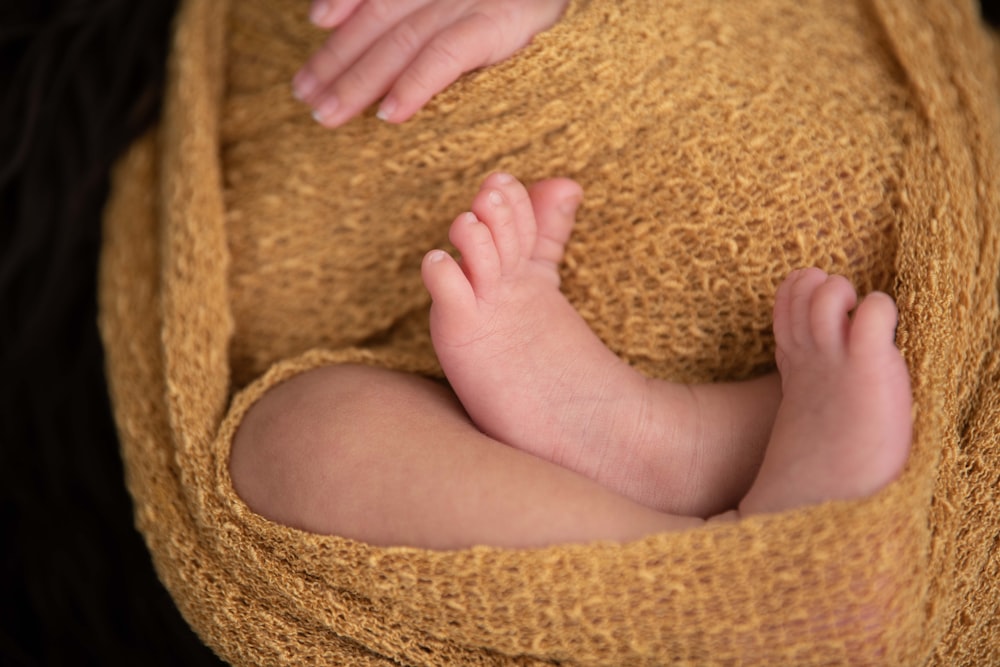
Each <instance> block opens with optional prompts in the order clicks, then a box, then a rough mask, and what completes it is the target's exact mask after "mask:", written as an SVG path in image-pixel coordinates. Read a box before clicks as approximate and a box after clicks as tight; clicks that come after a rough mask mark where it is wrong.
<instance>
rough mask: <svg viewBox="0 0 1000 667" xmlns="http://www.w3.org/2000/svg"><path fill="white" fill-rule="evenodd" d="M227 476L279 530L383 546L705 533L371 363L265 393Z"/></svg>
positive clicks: (524, 543) (443, 393) (325, 371)
mask: <svg viewBox="0 0 1000 667" xmlns="http://www.w3.org/2000/svg"><path fill="white" fill-rule="evenodd" d="M230 472H231V475H232V480H233V485H234V487H235V489H236V491H237V493H239V495H240V497H241V498H242V499H243V500H244V501H245V502H246V503H247V504H248V505H249V506H250V508H251V509H253V510H254V511H256V512H257V513H259V514H261V515H263V516H265V517H267V518H269V519H271V520H274V521H276V522H279V523H283V524H286V525H290V526H293V527H296V528H300V529H302V530H307V531H310V532H315V533H321V534H331V535H339V536H342V537H348V538H353V539H357V540H361V541H364V542H368V543H370V544H375V545H380V546H394V545H398V546H413V547H422V548H430V549H459V548H465V547H471V546H474V545H492V546H499V547H525V548H528V547H539V546H546V545H550V544H560V543H583V542H590V541H594V540H614V541H626V540H631V539H636V538H639V537H642V536H644V535H648V534H653V533H658V532H663V531H668V530H683V529H686V528H692V527H697V526H700V525H702V524H703V523H704V522H703V521H702V520H700V519H694V518H687V517H679V516H670V515H666V514H661V513H659V512H656V511H654V510H651V509H649V508H647V507H643V506H642V505H639V504H637V503H635V502H633V501H630V500H628V499H626V498H624V497H622V496H620V495H618V494H615V493H613V492H611V491H609V490H607V489H605V488H604V487H602V486H600V485H599V484H597V483H596V482H594V481H592V480H589V479H587V478H585V477H582V476H580V475H578V474H576V473H574V472H571V471H569V470H566V469H565V468H562V467H560V466H557V465H554V464H552V463H549V462H547V461H544V460H542V459H540V458H537V457H535V456H531V455H529V454H525V453H524V452H521V451H518V450H516V449H514V448H511V447H508V446H506V445H503V444H500V443H498V442H496V441H495V440H493V439H491V438H489V437H487V436H485V435H483V434H482V433H481V432H480V431H479V430H478V429H476V427H475V426H474V425H473V424H472V423H471V422H470V421H469V419H468V417H467V416H466V414H465V412H464V411H463V410H462V407H461V405H460V404H459V403H458V401H457V400H456V398H455V396H454V395H453V394H452V393H451V392H450V391H448V390H447V389H446V388H445V387H443V386H442V385H440V384H438V383H436V382H433V381H431V380H427V379H425V378H420V377H416V376H413V375H409V374H404V373H397V372H392V371H387V370H382V369H378V368H369V367H364V366H331V367H326V368H320V369H316V370H313V371H309V372H306V373H303V374H301V375H298V376H295V377H294V378H292V379H290V380H289V381H287V382H285V383H283V384H281V385H278V386H277V387H275V388H273V389H272V390H271V391H269V392H268V393H267V394H265V395H264V396H263V397H262V398H261V400H259V401H258V402H257V403H256V404H255V405H254V406H253V407H252V408H251V409H250V410H249V411H248V413H247V415H246V416H245V418H244V420H243V423H242V424H241V426H240V428H239V430H238V432H237V434H236V437H235V439H234V441H233V447H232V454H231V458H230Z"/></svg>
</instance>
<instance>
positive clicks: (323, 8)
mask: <svg viewBox="0 0 1000 667" xmlns="http://www.w3.org/2000/svg"><path fill="white" fill-rule="evenodd" d="M329 15H330V6H329V5H328V4H326V3H325V2H315V3H313V6H312V9H311V10H310V11H309V20H310V21H312V22H313V23H314V24H316V25H317V26H319V27H320V28H322V27H323V19H325V18H326V17H327V16H329ZM299 16H301V14H299Z"/></svg>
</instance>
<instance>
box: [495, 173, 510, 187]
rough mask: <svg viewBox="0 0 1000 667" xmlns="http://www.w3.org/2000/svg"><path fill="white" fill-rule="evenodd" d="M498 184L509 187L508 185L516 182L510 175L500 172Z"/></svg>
mask: <svg viewBox="0 0 1000 667" xmlns="http://www.w3.org/2000/svg"><path fill="white" fill-rule="evenodd" d="M497 182H499V183H500V185H507V184H508V183H513V182H514V177H513V176H511V175H510V174H507V173H504V172H500V173H498V174H497Z"/></svg>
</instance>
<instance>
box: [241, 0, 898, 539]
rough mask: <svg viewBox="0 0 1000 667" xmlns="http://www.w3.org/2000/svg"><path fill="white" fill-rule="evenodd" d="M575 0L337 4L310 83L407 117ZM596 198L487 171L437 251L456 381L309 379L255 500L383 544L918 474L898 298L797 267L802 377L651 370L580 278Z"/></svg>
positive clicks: (568, 184)
mask: <svg viewBox="0 0 1000 667" xmlns="http://www.w3.org/2000/svg"><path fill="white" fill-rule="evenodd" d="M565 5H566V0H550V1H549V2H540V1H538V0H492V1H487V0H483V1H479V2H474V1H469V2H454V1H451V0H441V1H434V0H430V1H428V0H423V1H420V0H397V1H396V2H384V3H383V2H375V1H374V0H371V1H369V2H362V1H361V0H342V1H341V2H332V1H329V0H328V1H323V2H320V1H317V2H315V3H314V4H313V8H312V16H313V18H314V21H315V22H316V23H317V24H319V25H321V26H323V27H337V30H336V32H334V34H333V35H332V37H331V38H330V39H329V40H328V41H327V44H326V45H325V46H324V48H323V49H321V50H320V51H319V52H318V53H317V54H316V55H315V56H314V57H313V58H312V59H311V60H310V61H309V63H307V64H306V66H305V67H304V68H303V70H302V71H300V72H299V74H297V75H296V77H295V81H294V88H295V91H296V95H297V96H298V97H299V98H300V99H302V100H303V101H306V102H308V103H309V104H310V105H312V106H313V107H314V109H315V116H316V118H317V120H319V122H321V123H323V124H324V125H327V126H329V127H335V126H337V125H340V124H342V123H344V122H346V121H347V120H348V119H350V118H351V117H353V116H354V115H356V114H357V113H358V112H360V111H361V110H362V109H364V108H365V107H367V106H368V105H370V104H371V103H372V102H374V101H375V100H377V99H379V98H381V99H382V102H381V105H380V110H379V112H378V115H379V117H381V118H383V119H384V120H388V121H391V122H401V121H403V120H405V119H407V118H409V117H410V116H411V115H412V114H413V113H415V112H416V110H418V109H419V108H420V106H422V105H423V104H424V103H425V102H426V101H427V100H428V99H430V97H431V96H432V95H433V94H435V93H436V92H438V91H439V90H440V89H442V88H443V87H445V86H446V85H448V84H449V83H451V82H452V81H454V80H455V79H456V78H457V77H458V76H460V75H461V74H462V73H463V72H465V71H468V70H471V69H474V68H476V67H479V66H482V65H486V64H490V63H493V62H497V61H499V60H502V59H503V58H505V57H507V56H508V55H510V54H511V53H513V52H514V51H515V50H517V49H518V48H520V47H521V46H523V45H524V44H525V43H527V42H528V41H529V40H530V39H531V38H532V37H533V36H534V35H535V34H537V33H538V32H539V31H541V30H543V29H545V28H547V27H548V26H550V25H552V23H553V22H555V21H556V20H557V19H558V17H559V16H560V15H561V13H562V11H563V10H564V9H565ZM581 199H582V192H581V189H580V187H579V186H578V185H577V184H575V183H574V182H572V181H569V180H567V179H553V180H549V181H543V182H541V183H538V184H535V185H534V186H532V187H531V188H530V189H526V188H525V187H524V186H523V185H521V184H520V183H519V182H518V181H517V180H516V179H515V178H514V177H512V176H510V175H508V174H493V175H492V176H490V177H489V178H487V179H486V181H485V182H484V183H483V185H482V188H481V189H480V191H479V193H478V194H477V195H476V196H475V198H474V199H473V202H472V205H471V207H470V208H471V210H470V211H469V212H466V213H463V214H462V215H460V216H459V217H458V218H457V219H456V220H455V221H454V222H453V223H452V226H451V230H450V239H451V241H452V243H453V244H454V245H455V247H456V248H457V249H458V250H459V252H460V253H461V258H460V260H458V261H456V260H454V259H452V257H451V256H450V255H448V254H447V253H446V252H444V251H442V250H433V251H431V252H429V253H428V254H427V255H426V257H425V258H424V261H423V267H422V272H423V280H424V283H425V285H426V287H427V289H428V291H429V293H430V295H431V298H432V301H433V305H432V308H431V314H430V321H431V335H432V340H433V343H434V347H435V350H436V352H437V355H438V358H439V360H440V362H441V366H442V368H443V369H444V372H445V374H446V376H447V378H448V381H449V384H450V387H451V390H449V389H447V388H445V387H443V386H441V385H439V384H437V383H435V382H432V381H430V380H426V379H424V378H419V377H416V376H412V375H407V374H403V373H395V372H391V371H385V370H380V369H376V368H368V367H363V366H339V367H329V368H325V369H319V370H314V371H310V372H307V373H303V374H301V375H298V376H296V377H294V378H292V379H291V380H289V381H288V382H286V383H284V384H282V385H280V386H278V387H277V388H275V389H273V390H272V391H270V392H269V393H268V394H267V395H265V397H264V398H262V399H261V400H260V401H259V402H258V403H257V405H255V406H254V407H253V408H252V409H251V410H250V412H248V414H247V415H246V417H245V419H244V420H243V423H242V425H241V427H240V429H239V431H238V433H237V435H236V438H235V440H234V443H233V454H232V459H231V472H232V477H233V481H234V484H235V485H236V488H237V490H238V492H239V493H240V495H241V496H242V497H243V498H244V500H246V502H247V503H248V504H249V505H250V506H251V507H253V508H254V509H255V510H256V511H258V512H260V513H261V514H264V515H265V516H268V517H269V518H272V519H274V520H276V521H279V522H282V523H286V524H289V525H293V526H297V527H300V528H304V529H306V530H311V531H314V532H320V533H331V534H338V535H341V536H344V537H351V538H355V539H359V540H363V541H367V542H370V543H373V544H382V545H411V546H420V547H426V548H443V549H447V548H461V547H468V546H472V545H475V544H493V545H497V546H511V547H531V546H542V545H546V544H555V543H564V542H576V541H590V540H595V539H614V540H626V539H632V538H636V537H641V536H643V535H646V534H649V533H652V532H658V531H664V530H682V529H687V528H692V527H696V526H699V525H703V524H704V523H705V521H706V520H715V519H723V520H725V519H735V518H739V517H742V516H748V515H752V514H758V513H765V512H776V511H782V510H787V509H792V508H796V507H801V506H805V505H809V504H815V503H820V502H823V501H827V500H835V499H853V498H860V497H864V496H867V495H870V494H872V493H874V492H876V491H878V490H879V489H880V488H882V487H883V486H885V485H886V484H888V483H889V482H890V481H891V480H892V479H894V478H895V477H896V476H897V475H898V473H899V471H900V470H901V469H902V466H903V464H904V463H905V460H906V457H907V453H908V449H909V445H910V423H911V422H910V409H911V394H910V386H909V375H908V372H907V368H906V365H905V362H904V360H903V358H902V356H901V354H900V353H899V351H898V350H897V349H896V347H895V345H894V332H895V326H896V308H895V304H894V303H893V301H892V300H891V299H890V298H889V297H888V296H886V295H885V294H881V293H873V294H870V295H868V296H867V297H866V298H865V299H864V300H863V301H861V303H860V304H858V303H857V297H856V294H855V291H854V289H853V287H852V286H851V285H850V284H849V282H848V281H847V280H846V279H844V278H842V277H839V276H828V275H827V274H826V273H824V272H823V271H821V270H819V269H815V268H810V269H804V270H800V271H796V272H793V273H792V274H791V275H789V276H787V277H786V279H785V280H784V282H783V283H782V284H781V286H780V288H779V289H778V292H777V294H776V297H775V306H774V334H775V339H776V343H777V349H776V362H777V367H778V371H779V373H780V377H779V375H778V373H771V374H769V375H766V376H764V377H761V378H757V379H755V380H750V381H746V382H734V383H719V384H704V385H684V384H677V383H671V382H666V381H661V380H653V379H648V378H645V377H643V376H641V375H640V374H639V373H637V372H636V371H634V370H633V369H632V368H630V367H629V366H628V365H627V364H625V363H624V362H622V361H621V360H620V359H619V358H618V357H617V356H615V355H614V354H613V353H612V352H611V351H610V350H608V349H607V348H606V347H605V346H604V344H603V343H602V342H601V341H600V340H599V339H598V338H597V337H596V336H595V335H594V334H593V333H592V332H591V330H590V329H589V327H588V326H587V325H586V323H585V322H584V321H583V320H582V318H581V317H580V316H579V315H578V314H577V312H576V311H575V309H574V308H573V307H572V305H571V304H570V303H569V302H568V301H567V300H566V299H565V297H564V296H563V295H562V293H561V292H560V290H559V274H558V266H559V263H560V261H561V259H562V256H563V251H564V248H565V245H566V243H567V241H568V239H569V237H570V233H571V230H572V227H573V224H574V215H575V210H576V206H577V205H578V204H579V203H580V201H581ZM852 311H853V316H852V315H851V313H852ZM452 391H453V392H454V394H452V393H451V392H452ZM455 395H457V398H458V399H459V400H460V401H461V403H460V404H459V403H458V402H456V400H455ZM372 443H378V445H379V446H378V447H372Z"/></svg>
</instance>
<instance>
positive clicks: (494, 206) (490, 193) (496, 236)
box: [472, 177, 521, 274]
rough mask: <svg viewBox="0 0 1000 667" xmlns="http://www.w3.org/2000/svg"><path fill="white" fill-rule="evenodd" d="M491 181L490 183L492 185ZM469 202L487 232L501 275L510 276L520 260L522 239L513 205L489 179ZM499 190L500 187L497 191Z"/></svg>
mask: <svg viewBox="0 0 1000 667" xmlns="http://www.w3.org/2000/svg"><path fill="white" fill-rule="evenodd" d="M491 179H492V182H491ZM491 179H487V181H486V182H485V183H484V184H483V188H482V189H481V190H480V191H479V193H478V194H477V195H476V198H475V199H474V200H473V202H472V211H473V212H474V213H475V214H476V216H477V217H478V218H479V219H480V220H482V222H483V223H484V224H485V225H486V227H487V228H488V229H489V232H490V234H491V235H492V236H493V243H494V245H495V247H496V252H497V255H498V257H499V260H500V271H501V273H503V274H509V273H511V272H513V271H514V270H516V268H517V267H518V265H519V264H520V260H521V238H520V231H519V230H518V224H517V216H516V214H515V210H514V206H513V202H512V201H511V200H510V198H509V194H508V193H507V190H506V188H504V187H503V186H502V184H498V183H496V182H495V181H496V180H497V179H496V178H495V177H491ZM498 186H499V187H498Z"/></svg>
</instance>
